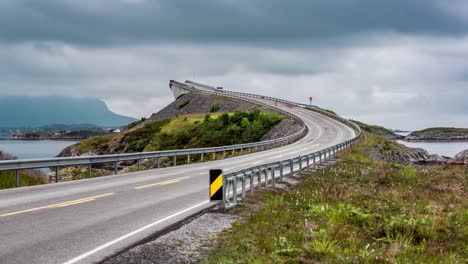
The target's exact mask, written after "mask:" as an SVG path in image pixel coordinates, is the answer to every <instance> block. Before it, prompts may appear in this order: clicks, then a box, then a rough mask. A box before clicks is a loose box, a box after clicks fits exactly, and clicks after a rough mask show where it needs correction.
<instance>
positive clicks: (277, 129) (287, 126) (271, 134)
mask: <svg viewBox="0 0 468 264" xmlns="http://www.w3.org/2000/svg"><path fill="white" fill-rule="evenodd" d="M301 128H302V127H301V125H300V124H299V123H298V122H296V121H295V120H293V119H291V118H285V119H283V120H281V122H279V123H278V124H277V125H275V126H274V127H273V128H272V129H270V131H268V133H266V134H265V135H264V136H263V138H262V141H263V140H271V139H277V138H282V137H286V136H288V135H292V134H294V133H296V132H297V131H299V130H301Z"/></svg>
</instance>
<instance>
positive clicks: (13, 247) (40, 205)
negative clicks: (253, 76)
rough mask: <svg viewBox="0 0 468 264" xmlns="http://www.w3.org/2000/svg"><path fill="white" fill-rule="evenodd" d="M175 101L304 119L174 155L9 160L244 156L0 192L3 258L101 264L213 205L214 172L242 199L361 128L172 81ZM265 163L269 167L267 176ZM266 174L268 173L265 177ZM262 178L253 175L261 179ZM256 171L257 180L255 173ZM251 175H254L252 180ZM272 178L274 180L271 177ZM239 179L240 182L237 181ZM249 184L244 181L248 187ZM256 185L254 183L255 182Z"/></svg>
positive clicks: (310, 110)
mask: <svg viewBox="0 0 468 264" xmlns="http://www.w3.org/2000/svg"><path fill="white" fill-rule="evenodd" d="M170 88H171V90H172V92H173V94H174V97H175V98H178V97H179V96H181V95H182V94H185V93H188V92H190V91H199V92H203V93H209V94H216V95H220V96H227V97H233V98H237V99H239V100H246V101H249V102H253V103H256V104H259V105H262V106H264V107H269V108H273V109H275V110H276V111H279V112H281V113H283V114H287V115H289V116H291V117H292V118H296V119H297V120H299V121H300V122H301V123H302V124H303V126H304V127H303V129H302V130H301V131H299V132H298V133H297V134H295V135H290V136H288V137H286V138H282V139H278V140H273V141H268V142H258V143H251V144H243V145H235V146H224V147H217V148H205V149H192V150H176V151H169V152H167V151H166V152H151V153H135V154H122V155H106V156H97V157H77V158H55V159H43V160H19V161H2V162H0V171H2V170H15V171H18V170H20V169H26V168H39V167H57V168H59V167H60V166H72V165H88V166H89V167H91V166H92V165H93V164H95V163H99V162H101V163H102V162H115V163H116V164H117V162H120V161H123V160H136V161H139V160H141V159H146V158H159V157H176V156H180V155H223V153H226V151H230V150H233V149H234V150H240V151H241V152H243V154H244V155H241V156H236V157H231V158H226V159H221V160H215V161H210V162H202V163H194V164H185V165H181V166H173V167H165V168H159V169H153V170H147V171H138V172H133V173H125V174H118V175H110V176H104V177H98V178H89V179H83V180H78V181H71V182H60V181H59V175H58V173H57V175H56V176H57V183H53V184H47V185H40V186H31V187H22V188H16V189H9V190H2V191H0V237H1V238H2V241H3V243H0V262H1V263H41V264H42V263H67V264H71V263H92V262H96V261H100V260H102V259H104V258H105V257H107V256H109V255H112V254H114V253H116V252H118V251H120V250H122V249H125V248H127V247H129V246H131V245H133V244H135V243H137V242H139V241H141V240H143V239H145V238H147V237H149V236H151V235H153V234H155V233H157V232H160V231H162V230H164V229H165V228H168V227H170V226H171V225H173V224H175V223H177V222H180V221H181V220H183V219H185V218H187V217H189V216H191V215H193V214H195V213H198V212H200V211H202V210H204V209H207V208H209V207H211V206H214V205H215V204H213V203H211V202H209V201H208V188H209V187H208V171H209V170H210V169H212V168H222V169H223V170H224V172H225V174H227V175H226V179H227V180H228V181H229V182H230V183H233V184H234V185H232V186H233V187H234V190H232V191H231V192H229V193H228V194H227V195H228V197H227V198H226V201H224V202H223V205H224V206H229V205H232V204H235V203H236V202H237V197H235V196H236V195H237V194H236V192H237V190H239V191H241V192H242V194H245V192H244V191H245V189H249V187H250V186H253V185H254V184H256V183H257V184H258V183H259V182H260V181H262V180H263V181H266V182H267V184H268V183H269V184H271V185H274V183H275V181H276V180H278V179H279V177H283V176H286V175H288V174H291V173H292V172H294V171H298V170H301V169H303V168H305V167H307V166H313V164H316V163H318V162H320V161H322V160H323V159H324V158H327V157H330V156H331V155H333V153H335V152H337V151H339V150H341V149H343V148H345V147H346V146H348V145H350V144H352V143H353V142H354V141H355V140H356V139H357V138H358V136H359V135H360V130H359V128H357V127H356V126H355V125H353V124H352V123H350V122H349V121H347V120H345V119H342V118H340V117H336V116H333V115H330V114H328V113H326V112H321V111H320V110H319V109H318V108H314V107H309V106H306V105H302V104H297V103H294V102H289V101H286V100H282V99H278V98H273V97H268V96H260V95H254V94H247V93H238V92H233V91H216V89H214V88H212V87H210V86H208V85H203V84H199V83H196V82H191V81H187V82H185V83H181V82H176V81H171V82H170ZM266 168H268V169H270V172H269V174H268V172H266V170H265V169H266ZM261 171H265V173H264V175H263V178H262V177H261V175H260V172H261ZM253 174H255V175H257V176H258V175H260V177H259V178H253V177H252V175H253ZM249 175H250V177H249ZM246 177H249V179H250V180H251V181H250V183H249V184H246V182H247V181H246V180H245V179H246ZM267 177H270V178H269V179H268V178H267ZM238 180H239V181H238ZM241 183H242V184H241ZM247 183H248V182H247ZM233 197H235V198H236V199H233Z"/></svg>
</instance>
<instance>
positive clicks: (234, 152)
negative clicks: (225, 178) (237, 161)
mask: <svg viewBox="0 0 468 264" xmlns="http://www.w3.org/2000/svg"><path fill="white" fill-rule="evenodd" d="M232 156H233V157H235V156H236V150H235V149H233V150H232Z"/></svg>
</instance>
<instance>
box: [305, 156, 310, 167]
mask: <svg viewBox="0 0 468 264" xmlns="http://www.w3.org/2000/svg"><path fill="white" fill-rule="evenodd" d="M306 160H307V169H308V168H309V166H310V157H309V155H307V156H306Z"/></svg>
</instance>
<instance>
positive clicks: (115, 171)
mask: <svg viewBox="0 0 468 264" xmlns="http://www.w3.org/2000/svg"><path fill="white" fill-rule="evenodd" d="M117 166H118V164H117V161H116V162H114V174H116V175H117V173H118V168H117Z"/></svg>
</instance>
